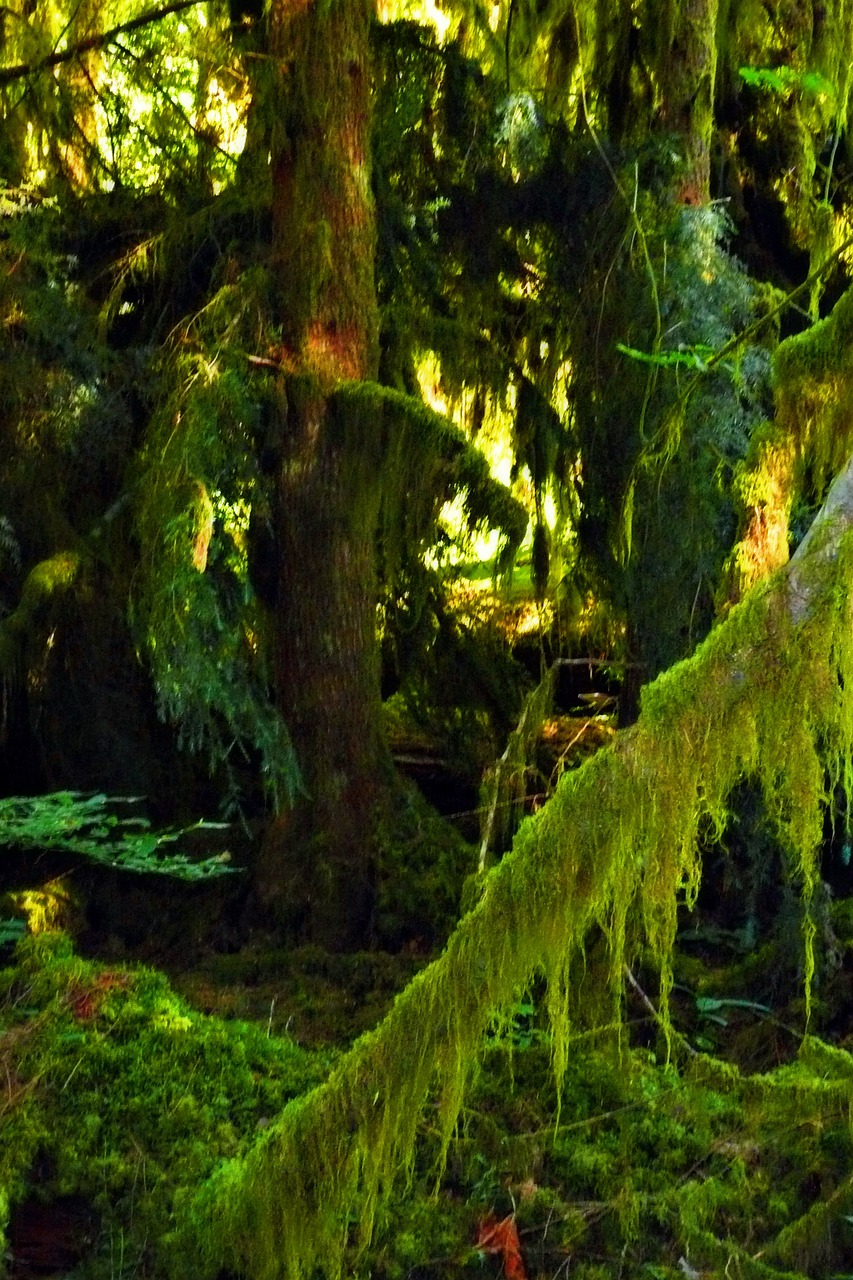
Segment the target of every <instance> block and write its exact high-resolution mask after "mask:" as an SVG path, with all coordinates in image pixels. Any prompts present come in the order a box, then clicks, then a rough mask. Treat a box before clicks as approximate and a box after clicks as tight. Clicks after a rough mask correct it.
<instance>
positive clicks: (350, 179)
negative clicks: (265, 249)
mask: <svg viewBox="0 0 853 1280" xmlns="http://www.w3.org/2000/svg"><path fill="white" fill-rule="evenodd" d="M373 8H374V5H373V0H314V2H311V0H309V2H308V3H305V2H302V3H295V2H293V0H276V3H274V4H273V5H272V8H271V11H270V18H269V40H270V51H271V53H272V55H273V57H274V58H275V59H276V60H277V65H278V83H277V90H276V94H277V100H276V102H275V122H274V124H273V128H272V173H273V267H274V278H275V284H276V288H277V291H278V298H279V302H280V316H281V323H282V351H281V362H282V367H283V370H284V373H283V375H282V378H283V388H282V390H283V394H282V397H281V406H282V407H281V410H280V414H281V421H280V423H279V431H278V433H277V434H278V440H279V450H280V452H279V459H278V471H277V481H276V506H275V512H274V523H275V525H276V536H277V543H278V556H279V559H278V596H277V603H276V613H275V670H276V686H277V697H278V702H279V706H280V709H281V712H282V715H283V716H284V719H285V721H286V723H287V725H288V728H289V730H290V732H291V734H292V737H293V740H294V744H295V747H296V751H297V755H298V760H299V765H300V769H301V773H302V779H303V784H304V794H303V795H302V796H301V797H300V798H299V800H298V802H297V804H296V806H295V808H293V809H291V810H288V811H287V812H284V813H282V814H281V815H279V817H278V818H277V819H276V821H275V822H274V823H273V825H272V827H271V830H270V831H269V833H268V836H267V839H266V842H265V847H264V849H263V851H262V854H261V857H260V859H259V861H258V868H257V877H256V885H257V889H258V893H259V896H260V898H261V900H262V901H263V902H264V903H265V904H266V905H267V907H268V908H270V909H271V910H272V911H273V914H274V915H275V916H276V918H277V919H278V920H279V922H281V923H284V924H286V925H289V926H290V927H292V928H296V929H298V931H299V932H301V933H302V934H303V935H305V936H308V937H311V938H313V939H315V940H317V941H320V942H323V943H325V944H326V945H340V946H353V945H356V944H358V943H359V942H361V941H363V939H364V938H365V936H366V933H367V930H368V928H369V923H370V914H371V898H372V888H371V880H372V870H371V863H372V849H373V846H374V827H375V822H376V817H377V813H378V811H379V807H380V805H381V800H382V794H383V791H384V789H385V785H386V782H387V779H388V777H389V776H390V761H389V757H388V754H387V748H386V747H385V745H384V739H383V735H382V732H381V726H380V712H381V707H380V697H379V658H378V648H377V641H376V568H375V554H376V548H375V539H376V527H377V519H378V512H379V502H380V497H381V466H380V462H381V458H380V455H379V440H378V431H379V424H378V423H377V424H376V432H375V433H371V432H370V431H369V429H368V431H367V434H368V435H371V434H372V435H373V438H372V439H368V438H365V427H364V423H363V422H361V423H360V424H359V426H358V429H356V427H355V426H354V424H353V423H352V422H350V421H348V415H347V410H346V403H345V398H343V397H341V398H340V399H335V398H334V395H333V393H334V389H335V387H336V386H338V385H339V384H340V383H341V382H345V381H352V380H363V379H373V378H375V376H376V372H377V367H378V311H377V300H376V290H375V285H374V243H375V219H374V209H373V202H372V195H371V186H370V154H369V147H370V136H369V128H370V54H369V28H370V19H371V16H372V12H373Z"/></svg>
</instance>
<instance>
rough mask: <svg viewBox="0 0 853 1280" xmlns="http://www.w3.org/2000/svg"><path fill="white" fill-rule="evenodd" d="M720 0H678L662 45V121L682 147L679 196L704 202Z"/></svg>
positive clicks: (708, 175) (707, 193) (689, 201)
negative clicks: (670, 27)
mask: <svg viewBox="0 0 853 1280" xmlns="http://www.w3.org/2000/svg"><path fill="white" fill-rule="evenodd" d="M717 10H718V0H679V2H678V3H676V4H675V5H674V6H673V14H674V19H673V27H672V35H671V39H670V40H668V41H666V42H665V43H664V45H663V48H662V50H661V53H662V63H661V66H660V86H661V94H662V102H661V121H662V124H663V126H664V128H665V129H666V130H668V131H669V132H670V133H674V134H676V135H677V136H678V137H679V138H680V139H681V143H682V147H683V151H684V162H685V163H684V168H683V170H682V171H681V174H680V181H679V190H678V196H679V198H680V199H681V200H683V201H684V203H685V204H707V203H708V200H709V198H710V187H711V139H712V135H713V127H714V88H715V84H716V78H717Z"/></svg>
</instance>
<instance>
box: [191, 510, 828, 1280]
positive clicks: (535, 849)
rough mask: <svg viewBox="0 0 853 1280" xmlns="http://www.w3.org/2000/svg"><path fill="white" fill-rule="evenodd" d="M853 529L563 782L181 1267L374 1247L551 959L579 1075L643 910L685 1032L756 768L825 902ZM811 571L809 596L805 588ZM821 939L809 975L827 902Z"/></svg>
mask: <svg viewBox="0 0 853 1280" xmlns="http://www.w3.org/2000/svg"><path fill="white" fill-rule="evenodd" d="M830 532H831V530H830ZM835 536H836V542H835V543H834V544H833V545H832V549H833V550H834V556H831V555H829V554H827V552H828V550H829V549H830V548H829V546H828V544H827V545H825V546H824V548H823V552H822V553H821V554H816V555H814V556H812V557H811V558H809V559H808V562H807V563H805V564H802V563H801V564H798V565H797V576H796V578H794V577H793V575H792V574H791V573H790V572H788V573H783V574H781V575H780V576H777V578H775V579H772V580H771V581H770V583H769V584H767V585H765V586H764V587H762V588H759V589H758V590H756V591H755V592H753V593H752V594H751V596H750V597H749V599H748V600H747V601H745V602H744V603H743V604H741V605H740V606H738V607H737V608H736V609H735V610H734V611H733V612H732V614H731V615H730V617H729V619H728V620H727V622H726V623H725V624H723V625H721V626H720V627H719V628H718V629H717V630H716V631H715V632H714V633H712V635H711V636H710V638H709V639H708V640H707V641H706V642H705V644H704V645H703V646H702V647H701V648H700V649H699V650H698V651H697V653H696V654H695V655H694V657H693V658H691V659H689V660H688V661H686V662H683V663H681V664H679V665H678V666H677V667H675V668H674V669H673V670H671V671H669V672H667V673H666V674H665V675H664V676H663V677H661V678H660V679H659V680H658V681H657V682H656V683H655V684H654V685H653V686H651V687H650V688H649V689H648V690H647V691H646V695H645V697H644V700H643V710H642V715H641V718H640V721H639V723H638V725H637V726H635V728H634V729H632V730H630V731H629V732H627V733H625V734H623V735H621V736H620V737H619V738H618V739H617V740H616V741H615V743H614V744H613V746H612V747H609V748H606V749H605V750H603V751H601V752H599V754H598V755H596V756H594V757H593V758H592V759H591V760H589V761H588V762H587V763H586V764H585V765H584V766H583V767H582V768H580V769H579V770H577V771H576V772H573V773H570V774H565V775H564V776H563V778H562V779H561V781H560V784H559V786H558V788H557V791H556V794H555V796H554V798H553V799H552V800H551V801H550V802H549V803H548V804H547V805H546V806H545V807H544V808H543V809H542V810H541V811H540V813H539V814H537V815H536V816H535V817H533V818H531V819H529V820H528V821H527V822H525V823H524V824H523V825H522V827H521V829H520V831H519V833H518V835H517V837H516V839H515V842H514V845H513V849H512V851H511V853H510V854H508V855H507V857H506V858H505V859H504V860H503V861H502V862H501V863H500V865H499V866H498V867H497V868H495V869H494V871H492V872H491V874H490V875H489V876H488V878H487V880H486V883H485V888H484V892H483V896H482V898H481V900H480V902H479V903H478V905H477V906H476V907H475V909H474V910H473V911H472V912H471V913H470V914H469V915H468V916H467V917H466V918H465V919H464V920H463V921H462V923H461V924H460V926H459V927H458V929H457V930H456V932H455V933H454V935H453V936H452V937H451V939H450V941H449V943H448V945H447V948H446V950H445V952H444V954H443V955H442V956H441V957H440V959H439V960H437V961H436V962H435V963H434V964H433V965H431V966H430V967H429V968H428V969H426V970H424V971H423V972H422V973H421V974H419V975H418V976H417V977H416V978H415V980H414V981H413V982H412V984H411V985H410V986H409V987H408V988H407V989H406V990H405V991H404V992H403V993H402V994H401V995H400V996H399V997H398V998H397V1001H396V1003H395V1005H394V1007H393V1009H392V1011H391V1013H390V1014H389V1015H388V1017H387V1018H386V1020H385V1021H384V1023H382V1025H381V1026H380V1027H379V1028H378V1029H377V1030H376V1031H375V1032H373V1033H371V1034H370V1035H368V1036H365V1037H364V1038H363V1039H361V1040H359V1041H358V1042H357V1044H356V1045H355V1046H354V1048H353V1049H352V1051H351V1052H350V1054H349V1055H348V1056H347V1057H346V1058H345V1059H344V1060H343V1061H342V1062H341V1063H340V1064H339V1066H338V1067H337V1069H336V1070H335V1071H334V1072H333V1074H332V1076H331V1077H330V1078H329V1080H328V1081H327V1082H326V1083H325V1084H324V1085H323V1086H321V1087H320V1088H319V1089H317V1090H316V1091H315V1092H313V1093H312V1094H310V1095H307V1096H305V1097H303V1098H300V1099H298V1100H297V1101H296V1102H295V1103H293V1104H292V1105H291V1106H289V1107H288V1108H287V1110H286V1111H285V1112H284V1114H283V1115H282V1116H281V1117H280V1119H279V1120H278V1121H277V1122H276V1123H275V1124H274V1125H272V1126H271V1127H270V1129H269V1130H268V1132H267V1133H266V1134H265V1135H264V1136H263V1138H262V1139H261V1141H260V1142H259V1143H258V1145H257V1146H256V1147H254V1148H253V1149H252V1151H251V1152H250V1153H249V1154H248V1155H247V1157H246V1158H245V1160H236V1161H232V1162H230V1163H228V1164H227V1165H225V1166H224V1167H223V1168H222V1169H221V1170H220V1171H219V1172H218V1173H217V1175H216V1176H215V1178H214V1179H212V1180H211V1182H210V1183H209V1184H208V1185H207V1186H206V1187H204V1188H203V1189H202V1191H201V1193H200V1194H199V1196H198V1198H197V1199H196V1200H195V1202H194V1203H193V1204H192V1205H187V1206H186V1219H185V1224H186V1227H185V1230H184V1231H183V1232H182V1236H183V1239H182V1241H178V1240H176V1241H175V1247H174V1254H173V1256H174V1258H175V1260H176V1261H175V1267H176V1270H175V1274H176V1275H179V1274H180V1266H181V1265H183V1263H182V1262H181V1259H182V1258H185V1257H186V1254H185V1253H184V1249H186V1248H187V1247H189V1249H190V1251H191V1253H192V1255H193V1256H194V1257H196V1258H198V1259H201V1260H203V1261H201V1262H199V1264H198V1274H199V1275H200V1276H202V1275H205V1274H215V1273H216V1270H217V1269H218V1267H219V1266H220V1265H222V1264H223V1263H225V1264H226V1265H229V1266H232V1267H234V1268H236V1269H237V1270H239V1271H241V1272H244V1273H245V1274H247V1275H250V1276H252V1277H253V1278H255V1280H277V1278H278V1277H287V1278H288V1280H297V1278H298V1277H303V1276H307V1275H311V1274H312V1271H313V1269H314V1268H315V1267H316V1266H320V1268H321V1269H323V1270H324V1271H325V1272H326V1273H327V1274H329V1275H332V1276H334V1275H338V1274H339V1273H340V1266H341V1259H342V1251H343V1247H344V1243H345V1239H346V1237H347V1233H348V1227H347V1223H348V1221H349V1215H351V1214H355V1217H356V1220H357V1223H358V1227H357V1235H358V1238H359V1239H360V1240H361V1241H362V1242H363V1243H366V1242H367V1241H368V1240H369V1238H370V1235H371V1231H372V1227H373V1221H374V1216H375V1213H376V1207H377V1203H378V1201H379V1199H380V1197H382V1196H384V1195H385V1194H386V1193H387V1192H388V1191H389V1189H390V1187H391V1186H392V1184H393V1182H394V1180H395V1178H397V1177H398V1176H399V1175H400V1174H401V1173H402V1174H405V1173H406V1171H407V1170H409V1169H410V1168H411V1162H412V1153H413V1144H414V1137H415V1128H416V1123H417V1117H418V1115H419V1114H420V1112H421V1110H422V1109H423V1107H424V1105H425V1103H426V1099H427V1097H428V1095H429V1092H430V1089H431V1088H432V1087H433V1086H434V1087H435V1089H436V1095H435V1105H436V1114H437V1123H438V1127H439V1131H440V1133H441V1135H442V1140H443V1143H444V1144H445V1147H446V1144H447V1142H449V1140H450V1137H451V1135H452V1132H453V1129H454V1126H455V1124H456V1120H457V1116H458V1114H459V1108H460V1104H461V1100H462V1095H463V1091H464V1088H465V1084H466V1079H467V1076H468V1072H469V1069H470V1066H471V1063H472V1062H473V1061H474V1060H475V1059H476V1057H477V1055H478V1053H479V1049H480V1045H481V1041H482V1035H483V1032H484V1029H485V1027H486V1026H487V1025H488V1023H489V1020H490V1019H491V1018H492V1016H493V1013H494V1011H495V1009H498V1008H501V1007H502V1006H505V1005H506V1004H507V1003H509V1002H511V1001H512V999H513V998H514V994H515V992H516V991H517V989H518V988H519V986H520V985H523V984H524V983H525V981H526V980H527V979H528V978H529V977H530V975H531V974H532V973H533V972H534V971H536V970H537V969H540V970H543V971H544V972H545V974H546V975H547V978H548V981H549V995H548V1011H549V1015H550V1018H551V1030H552V1037H553V1064H554V1070H555V1073H556V1076H557V1080H558V1083H559V1081H560V1080H561V1079H562V1078H563V1076H564V1074H565V1071H566V1066H567V1063H568V1057H569V1050H570V1043H569V1033H570V1028H569V1025H568V1015H567V1007H568V993H569V989H570V986H571V983H572V981H573V966H574V965H576V964H577V962H578V960H579V958H580V956H581V955H582V951H583V945H584V939H585V937H586V936H587V934H588V932H589V930H590V929H591V927H592V926H594V925H597V926H598V927H599V928H600V929H601V930H602V931H603V933H604V935H605V937H606V939H607V943H608V947H609V969H610V981H611V984H612V986H613V988H614V991H615V992H617V993H618V991H619V990H620V989H621V981H622V971H623V965H624V963H625V961H626V960H627V959H628V958H630V956H631V954H632V952H633V950H634V948H636V946H638V945H639V942H640V937H639V936H638V934H639V931H638V930H637V929H636V928H633V926H632V928H633V931H632V932H631V931H629V927H628V921H629V917H630V919H631V920H632V922H636V921H639V922H641V924H642V933H643V934H644V935H645V944H646V945H647V946H648V947H649V948H650V949H651V952H652V953H653V955H654V956H655V957H656V959H657V961H658V963H659V965H660V969H661V1004H662V1016H663V1019H664V1024H665V1025H666V1020H667V1013H666V1008H667V1005H666V999H667V995H668V993H669V990H670V988H671V985H672V972H671V952H672V945H673V941H674V937H675V928H676V911H677V903H678V901H679V899H684V900H686V901H687V902H688V903H689V902H691V901H692V900H693V899H694V897H695V894H696V891H697V888H698V884H699V877H700V874H701V861H700V854H699V852H698V835H699V832H700V829H704V828H706V827H710V829H711V830H712V831H716V832H717V833H719V832H720V831H721V830H722V827H723V824H724V821H725V816H726V801H727V797H728V795H729V792H730V791H731V789H732V788H733V787H734V786H735V785H736V784H737V783H738V782H740V781H741V780H742V779H743V778H745V777H755V778H757V780H758V782H759V783H760V786H761V789H762V791H763V793H764V797H765V801H766V804H767V808H768V811H769V813H770V814H771V815H772V818H773V820H774V821H775V823H776V824H777V826H778V828H779V831H780V833H781V835H782V836H783V839H784V842H785V845H786V848H787V850H788V854H789V858H790V861H791V866H792V869H793V872H794V874H795V875H796V876H797V877H798V878H799V881H800V883H801V886H802V892H803V896H804V898H805V900H806V903H807V904H808V900H809V896H810V894H811V890H812V888H813V885H814V882H815V878H816V855H817V850H818V846H819V842H820V839H821V835H822V821H823V813H824V807H825V804H826V801H827V795H828V790H827V788H828V786H829V787H830V788H831V786H832V785H833V784H834V782H835V780H836V779H837V780H840V781H841V782H842V783H844V784H845V785H846V784H848V783H849V780H850V777H849V774H850V770H849V765H848V763H847V761H848V760H849V758H850V756H851V753H853V706H851V700H850V696H849V690H850V689H851V688H853V628H851V618H850V605H849V600H848V592H847V585H846V584H847V583H848V581H849V580H850V571H851V563H852V562H853V548H851V545H850V539H849V538H848V539H847V540H846V541H844V542H843V543H841V544H840V545H838V539H837V531H836V535H835ZM806 581H807V582H808V594H807V597H806V600H807V603H808V605H809V607H808V609H805V608H801V607H800V603H799V602H798V601H799V598H798V601H794V599H793V597H792V592H793V591H794V588H796V589H797V590H800V591H801V590H806V588H805V586H804V583H806ZM795 618H796V619H799V622H798V623H797V624H796V625H795V623H794V621H793V619H795ZM845 691H847V692H845ZM827 778H828V779H829V783H827ZM804 952H805V956H806V960H805V972H806V983H807V986H808V983H809V982H810V979H811V973H812V969H813V956H812V944H811V931H810V927H809V924H808V911H806V928H805V930H804Z"/></svg>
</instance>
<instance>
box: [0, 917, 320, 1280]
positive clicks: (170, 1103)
mask: <svg viewBox="0 0 853 1280" xmlns="http://www.w3.org/2000/svg"><path fill="white" fill-rule="evenodd" d="M15 960H16V963H15V965H14V967H12V968H9V969H6V970H4V971H3V972H2V974H0V1055H1V1056H2V1061H3V1065H4V1067H5V1072H6V1076H5V1078H7V1079H8V1080H9V1081H10V1082H13V1087H12V1088H11V1089H10V1091H9V1096H8V1098H7V1097H6V1096H5V1095H4V1106H3V1109H2V1112H0V1197H3V1198H5V1202H6V1203H7V1204H11V1205H14V1204H15V1203H16V1202H18V1201H20V1200H21V1199H23V1197H24V1194H25V1192H26V1190H27V1189H28V1183H29V1175H30V1171H31V1169H32V1167H33V1166H34V1164H35V1162H36V1161H38V1166H39V1169H40V1170H41V1171H42V1172H41V1174H40V1176H39V1179H38V1182H37V1183H36V1184H35V1185H34V1186H33V1187H32V1188H31V1190H32V1191H34V1192H35V1193H36V1194H38V1195H39V1196H40V1197H42V1198H44V1199H45V1200H46V1201H47V1202H49V1201H50V1200H51V1199H53V1198H55V1197H57V1196H61V1195H68V1194H73V1195H77V1196H82V1197H84V1198H85V1199H86V1200H87V1201H89V1202H90V1203H91V1204H92V1205H93V1206H94V1208H95V1209H97V1210H98V1211H99V1213H100V1214H101V1218H102V1235H103V1238H104V1239H107V1238H108V1236H109V1234H110V1233H111V1232H115V1233H118V1232H122V1233H123V1235H124V1238H125V1241H126V1248H127V1250H128V1253H129V1254H130V1253H131V1252H132V1253H134V1254H137V1253H138V1254H139V1255H142V1254H143V1253H147V1254H150V1255H152V1257H156V1255H157V1253H158V1250H159V1245H160V1241H161V1240H162V1239H163V1238H164V1237H165V1235H166V1234H167V1231H168V1229H169V1227H170V1224H171V1215H172V1213H173V1210H174V1204H175V1199H176V1197H178V1196H179V1195H180V1193H181V1190H182V1189H185V1188H187V1187H188V1186H189V1187H192V1186H195V1185H197V1184H198V1182H199V1181H200V1180H203V1179H204V1178H206V1177H208V1176H209V1175H210V1173H211V1172H212V1170H213V1168H214V1166H215V1164H216V1162H217V1160H219V1159H221V1158H223V1157H226V1156H233V1155H235V1154H237V1153H239V1152H240V1151H241V1149H243V1148H244V1147H245V1146H246V1145H247V1144H249V1143H250V1142H251V1141H252V1140H253V1139H254V1137H255V1135H256V1134H257V1133H258V1132H260V1131H261V1129H262V1127H263V1125H264V1124H265V1123H267V1122H268V1121H269V1120H270V1119H271V1118H272V1117H273V1116H274V1115H275V1114H277V1113H278V1112H279V1111H280V1109H281V1107H282V1106H283V1105H285V1103H286V1102H287V1100H288V1099H289V1098H291V1097H293V1096H294V1095H295V1094H298V1093H300V1092H302V1091H304V1090H306V1089H309V1088H310V1087H311V1086H312V1085H314V1084H316V1082H317V1081H318V1080H319V1079H321V1078H322V1076H323V1074H324V1072H325V1069H326V1065H327V1060H326V1059H325V1058H324V1057H323V1056H322V1055H317V1054H310V1053H308V1052H306V1051H304V1050H302V1049H299V1048H298V1047H297V1046H296V1045H295V1044H294V1043H292V1042H291V1041H289V1040H286V1039H280V1038H278V1037H267V1036H266V1035H265V1034H264V1032H263V1031H261V1030H260V1029H258V1028H255V1027H253V1026H250V1025H247V1024H244V1023H226V1022H223V1021H221V1020H219V1019H215V1018H209V1017H206V1016H204V1015H202V1014H198V1013H196V1012H194V1011H193V1010H192V1009H190V1008H189V1006H187V1005H186V1004H185V1003H184V1002H183V1001H182V1000H181V999H180V998H178V997H177V996H176V995H175V994H174V993H173V992H172V991H171V989H170V987H169V985H168V982H167V981H166V979H165V978H164V977H163V976H162V975H161V974H158V973H155V972H153V971H151V970H147V969H141V968H140V969H127V968H118V967H107V966H104V965H98V964H93V963H91V962H88V961H85V960H83V959H81V958H80V957H79V956H77V955H75V954H74V951H73V949H72V946H71V943H70V942H69V941H68V939H67V938H65V937H64V936H63V935H61V934H53V933H47V934H40V935H36V936H33V937H29V938H27V939H25V940H24V941H23V942H22V943H20V944H19V946H18V949H17V952H16V957H15ZM45 1171H47V1173H45ZM0 1229H2V1221H1V1220H0ZM99 1265H100V1264H99V1263H98V1260H97V1258H95V1259H94V1260H93V1261H92V1263H91V1267H92V1270H91V1271H90V1272H88V1273H87V1274H91V1275H92V1276H97V1275H99V1274H102V1275H108V1274H110V1272H109V1262H108V1260H107V1259H104V1260H103V1267H102V1269H101V1270H99ZM153 1265H154V1267H155V1270H160V1272H161V1269H162V1263H157V1262H156V1261H155V1262H154V1263H153ZM161 1273H162V1272H161ZM186 1274H190V1272H187V1273H186Z"/></svg>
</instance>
